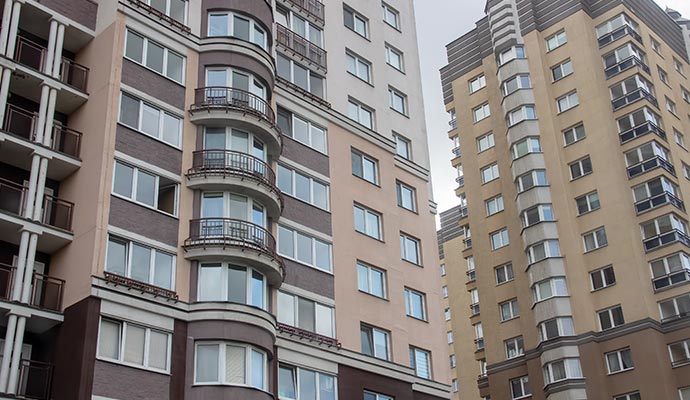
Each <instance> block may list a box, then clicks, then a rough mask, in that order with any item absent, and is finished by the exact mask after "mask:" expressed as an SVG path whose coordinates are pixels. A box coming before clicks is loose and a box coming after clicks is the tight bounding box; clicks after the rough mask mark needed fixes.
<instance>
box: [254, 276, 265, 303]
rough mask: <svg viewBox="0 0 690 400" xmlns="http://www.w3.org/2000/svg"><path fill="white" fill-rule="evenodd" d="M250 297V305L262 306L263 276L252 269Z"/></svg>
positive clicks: (263, 294)
mask: <svg viewBox="0 0 690 400" xmlns="http://www.w3.org/2000/svg"><path fill="white" fill-rule="evenodd" d="M251 289H252V297H251V305H253V306H255V307H260V308H264V297H265V293H264V292H265V289H264V276H263V275H261V274H260V273H258V272H256V271H252V288H251Z"/></svg>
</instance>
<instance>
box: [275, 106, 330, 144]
mask: <svg viewBox="0 0 690 400" xmlns="http://www.w3.org/2000/svg"><path fill="white" fill-rule="evenodd" d="M278 113H281V114H283V115H284V116H285V117H287V116H288V115H289V122H290V134H289V135H288V134H287V133H285V132H283V134H284V135H286V136H288V137H290V138H292V139H294V140H296V141H297V142H299V143H302V144H304V145H305V146H308V147H309V148H311V149H314V150H316V151H318V152H319V153H322V154H326V155H328V131H327V130H326V128H324V127H322V126H321V125H319V124H317V123H315V122H312V121H311V120H309V119H306V118H304V117H302V116H301V115H298V114H295V113H294V112H292V111H288V110H287V109H284V108H280V107H279V109H278ZM295 120H299V123H302V124H304V125H306V127H307V135H308V136H309V137H308V142H305V141H303V140H300V138H298V137H297V136H296V135H295ZM314 130H316V131H321V132H323V145H324V148H323V149H321V148H317V147H316V146H315V145H314Z"/></svg>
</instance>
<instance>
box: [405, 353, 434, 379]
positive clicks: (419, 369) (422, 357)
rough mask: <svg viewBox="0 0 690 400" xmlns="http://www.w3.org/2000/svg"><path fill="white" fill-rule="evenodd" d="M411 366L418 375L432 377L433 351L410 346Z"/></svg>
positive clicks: (426, 377)
mask: <svg viewBox="0 0 690 400" xmlns="http://www.w3.org/2000/svg"><path fill="white" fill-rule="evenodd" d="M410 367H412V369H414V370H415V374H416V375H417V376H418V377H420V378H425V379H431V353H430V352H429V351H426V350H422V349H420V348H418V347H414V346H410Z"/></svg>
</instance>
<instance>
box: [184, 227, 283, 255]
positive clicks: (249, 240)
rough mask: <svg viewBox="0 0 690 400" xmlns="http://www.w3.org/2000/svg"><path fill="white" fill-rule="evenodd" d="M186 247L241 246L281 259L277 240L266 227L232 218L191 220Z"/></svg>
mask: <svg viewBox="0 0 690 400" xmlns="http://www.w3.org/2000/svg"><path fill="white" fill-rule="evenodd" d="M184 247H185V248H198V247H223V248H225V247H240V248H243V249H252V250H256V251H258V252H260V253H264V254H267V255H269V256H271V257H273V258H275V259H278V260H279V259H280V258H279V257H278V254H277V253H276V240H275V238H274V237H273V235H271V233H270V232H269V231H268V230H266V229H265V228H263V227H261V226H259V225H256V224H253V223H251V222H247V221H243V220H239V219H231V218H199V219H193V220H191V221H190V222H189V238H188V239H187V240H185V242H184Z"/></svg>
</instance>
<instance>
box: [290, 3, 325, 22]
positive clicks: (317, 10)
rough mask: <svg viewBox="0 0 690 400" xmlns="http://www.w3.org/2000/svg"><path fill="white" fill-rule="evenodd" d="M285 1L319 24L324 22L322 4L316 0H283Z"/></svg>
mask: <svg viewBox="0 0 690 400" xmlns="http://www.w3.org/2000/svg"><path fill="white" fill-rule="evenodd" d="M284 2H285V3H287V4H288V5H291V6H293V7H296V8H297V9H298V10H299V11H302V12H303V13H305V14H306V15H307V16H309V17H311V18H313V19H314V20H315V21H316V22H319V23H320V24H321V25H323V23H324V5H323V3H321V2H320V1H317V0H284Z"/></svg>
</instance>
